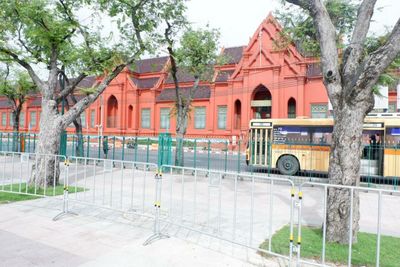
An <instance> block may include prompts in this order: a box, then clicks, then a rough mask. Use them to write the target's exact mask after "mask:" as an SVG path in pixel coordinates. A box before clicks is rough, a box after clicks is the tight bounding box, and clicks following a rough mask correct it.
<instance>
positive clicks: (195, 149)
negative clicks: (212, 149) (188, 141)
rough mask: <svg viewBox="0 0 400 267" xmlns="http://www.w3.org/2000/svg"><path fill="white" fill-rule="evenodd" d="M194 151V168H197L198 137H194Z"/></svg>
mask: <svg viewBox="0 0 400 267" xmlns="http://www.w3.org/2000/svg"><path fill="white" fill-rule="evenodd" d="M193 150H194V151H193V152H194V155H193V168H194V169H196V161H197V160H196V158H197V153H196V152H197V139H194V148H193Z"/></svg>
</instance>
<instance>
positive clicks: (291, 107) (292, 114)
mask: <svg viewBox="0 0 400 267" xmlns="http://www.w3.org/2000/svg"><path fill="white" fill-rule="evenodd" d="M288 118H296V100H294V98H293V97H291V98H290V99H289V101H288Z"/></svg>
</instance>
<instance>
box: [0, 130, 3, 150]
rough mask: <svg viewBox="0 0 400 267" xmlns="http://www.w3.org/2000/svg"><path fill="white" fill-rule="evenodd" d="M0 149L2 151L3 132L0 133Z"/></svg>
mask: <svg viewBox="0 0 400 267" xmlns="http://www.w3.org/2000/svg"><path fill="white" fill-rule="evenodd" d="M0 151H3V133H0Z"/></svg>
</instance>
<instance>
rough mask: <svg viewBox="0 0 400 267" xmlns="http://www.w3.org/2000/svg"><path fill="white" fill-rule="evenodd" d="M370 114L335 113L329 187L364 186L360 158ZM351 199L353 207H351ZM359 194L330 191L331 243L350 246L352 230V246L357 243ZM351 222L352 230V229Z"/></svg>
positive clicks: (355, 111)
mask: <svg viewBox="0 0 400 267" xmlns="http://www.w3.org/2000/svg"><path fill="white" fill-rule="evenodd" d="M365 114H366V111H365V107H359V108H357V109H354V108H349V107H348V106H345V105H344V107H343V108H342V109H340V110H339V109H337V112H335V125H334V129H333V136H332V147H331V154H330V160H329V183H330V184H335V185H346V186H358V185H359V183H360V156H361V153H362V131H363V122H364V117H365ZM351 195H353V203H352V205H351ZM359 219H360V212H359V194H358V192H357V191H353V193H351V190H350V189H340V188H329V190H328V201H327V220H326V223H327V225H326V226H327V233H326V237H327V240H328V242H338V243H342V244H348V243H349V241H350V239H349V237H350V235H349V234H350V227H351V231H352V242H353V243H356V242H357V233H358V230H359ZM350 221H351V224H352V225H351V226H350Z"/></svg>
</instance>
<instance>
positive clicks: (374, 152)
mask: <svg viewBox="0 0 400 267" xmlns="http://www.w3.org/2000/svg"><path fill="white" fill-rule="evenodd" d="M382 136H383V131H382V130H364V131H363V135H362V144H363V146H364V149H363V155H362V159H368V160H381V159H382V156H383V153H382V149H381V145H382V141H383V140H382Z"/></svg>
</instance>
